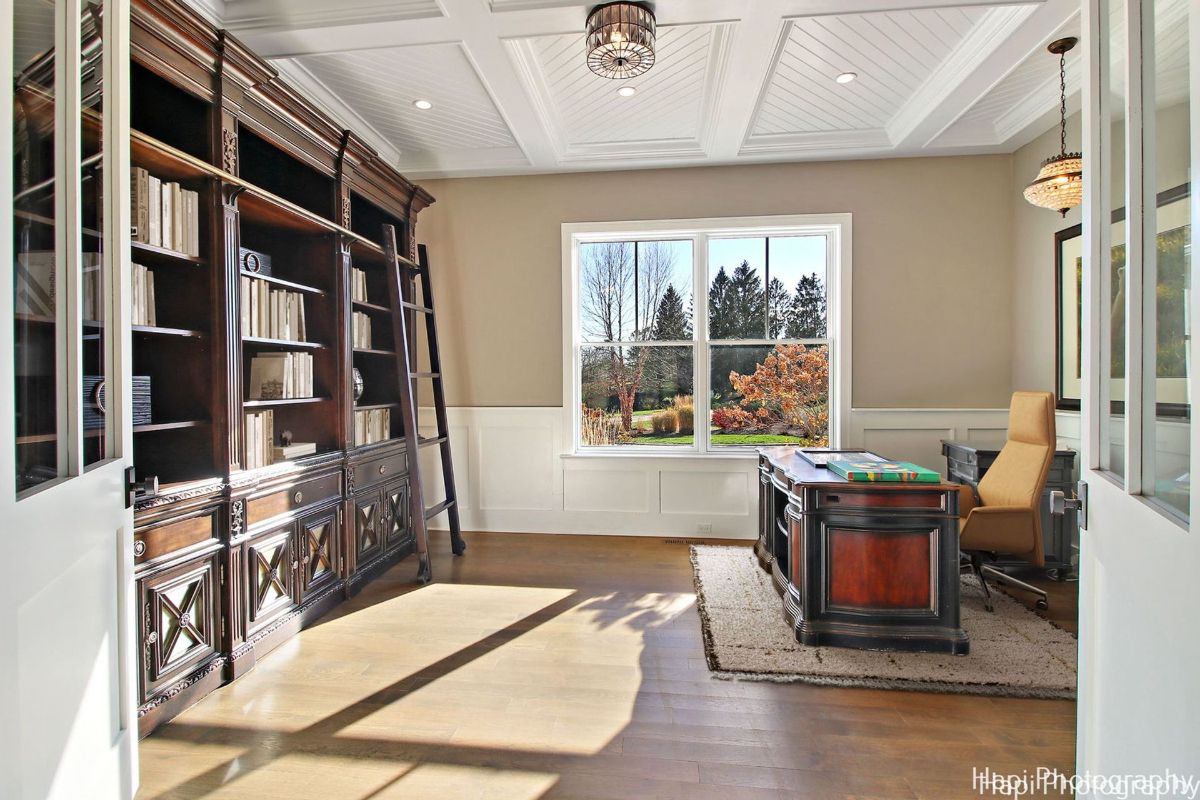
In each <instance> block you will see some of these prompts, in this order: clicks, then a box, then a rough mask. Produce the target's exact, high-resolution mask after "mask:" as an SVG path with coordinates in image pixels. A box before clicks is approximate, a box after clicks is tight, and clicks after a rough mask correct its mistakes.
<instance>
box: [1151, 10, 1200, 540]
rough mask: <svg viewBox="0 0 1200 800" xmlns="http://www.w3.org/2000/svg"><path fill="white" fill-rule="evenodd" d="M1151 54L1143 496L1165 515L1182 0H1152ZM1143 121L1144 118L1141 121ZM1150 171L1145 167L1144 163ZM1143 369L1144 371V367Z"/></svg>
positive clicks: (1183, 184)
mask: <svg viewBox="0 0 1200 800" xmlns="http://www.w3.org/2000/svg"><path fill="white" fill-rule="evenodd" d="M1153 24H1154V35H1153V37H1150V38H1151V40H1152V41H1153V46H1154V53H1153V57H1150V54H1146V57H1145V58H1143V65H1144V66H1143V69H1147V70H1150V69H1152V70H1153V82H1152V83H1151V86H1152V87H1153V90H1152V91H1151V92H1148V94H1147V98H1146V100H1147V108H1146V110H1145V112H1144V113H1145V114H1146V115H1147V116H1151V115H1152V116H1153V128H1154V131H1155V135H1154V143H1155V146H1154V148H1153V152H1154V159H1153V175H1154V178H1155V183H1154V193H1155V198H1154V202H1153V203H1151V202H1150V201H1149V199H1148V200H1147V203H1146V214H1145V216H1146V235H1147V236H1154V237H1155V244H1154V247H1149V248H1147V249H1146V258H1147V262H1148V263H1147V264H1146V276H1147V294H1149V287H1152V286H1153V287H1155V291H1154V298H1153V302H1152V305H1149V306H1148V307H1147V320H1146V321H1147V325H1146V339H1145V341H1144V344H1143V346H1144V347H1145V348H1146V351H1147V352H1148V353H1153V354H1154V358H1153V363H1154V368H1155V369H1154V376H1153V378H1152V379H1150V380H1148V381H1146V384H1145V385H1146V389H1147V396H1146V397H1145V400H1144V403H1145V407H1146V408H1147V409H1154V413H1153V414H1152V415H1149V417H1150V419H1152V420H1153V422H1152V425H1151V428H1150V429H1147V430H1146V431H1145V436H1144V439H1143V444H1142V449H1143V469H1144V477H1143V479H1142V488H1143V492H1144V493H1145V494H1146V495H1148V496H1152V497H1155V498H1156V499H1157V501H1158V502H1160V503H1161V504H1162V505H1164V506H1166V507H1167V508H1168V509H1169V510H1170V511H1171V512H1172V513H1175V514H1178V515H1180V516H1182V517H1184V518H1186V517H1187V516H1188V506H1189V503H1190V498H1191V470H1190V465H1189V462H1190V461H1191V447H1190V438H1191V431H1190V427H1191V396H1190V393H1189V391H1188V362H1189V359H1190V358H1191V319H1190V318H1189V315H1188V312H1187V308H1188V302H1189V299H1190V295H1191V292H1192V286H1191V280H1190V276H1189V273H1190V270H1191V259H1192V231H1191V204H1192V202H1193V201H1192V198H1191V195H1190V190H1189V186H1190V185H1191V183H1192V182H1191V166H1192V165H1191V144H1190V143H1191V126H1190V114H1191V104H1190V102H1189V98H1190V94H1191V82H1190V80H1189V74H1190V73H1189V70H1190V69H1191V64H1190V58H1189V50H1190V47H1191V46H1192V43H1191V41H1190V36H1189V28H1188V4H1187V3H1186V2H1184V0H1155V2H1154V15H1153ZM1148 122H1149V120H1148ZM1146 166H1147V168H1148V169H1149V168H1150V164H1147V165H1146ZM1147 369H1149V366H1148V367H1147Z"/></svg>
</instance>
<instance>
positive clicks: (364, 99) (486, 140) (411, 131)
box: [293, 44, 516, 154]
mask: <svg viewBox="0 0 1200 800" xmlns="http://www.w3.org/2000/svg"><path fill="white" fill-rule="evenodd" d="M293 61H294V62H295V63H297V64H299V65H300V66H301V67H303V68H304V69H306V70H308V72H310V73H311V74H312V76H313V77H314V78H316V79H317V80H319V81H320V82H321V83H322V84H324V85H325V86H326V87H327V88H328V89H329V90H330V91H332V92H333V93H334V94H336V95H337V96H338V97H340V98H341V99H342V100H343V101H345V103H346V104H347V105H349V106H350V107H351V108H353V109H354V110H355V111H356V112H357V113H358V114H359V115H360V116H361V117H362V118H363V119H364V120H366V121H367V122H368V123H370V125H371V127H372V128H374V129H375V131H377V132H378V133H379V134H381V135H382V136H383V137H385V138H386V139H387V140H388V141H389V142H391V143H393V144H394V145H395V147H396V148H397V149H398V150H399V151H400V152H401V153H402V154H407V153H411V152H430V151H436V150H470V149H487V148H506V147H513V146H515V145H516V141H515V140H514V139H513V135H512V132H511V131H510V130H509V129H508V125H507V124H506V123H505V122H504V119H503V118H502V117H501V116H500V113H499V111H498V110H497V109H496V105H495V103H493V102H492V99H491V97H489V96H488V93H487V91H486V90H485V89H484V86H483V84H482V83H480V81H479V78H478V76H477V75H476V73H475V70H474V68H473V67H472V66H471V63H470V61H469V60H468V59H467V56H466V54H465V53H464V52H463V49H462V47H461V46H459V45H457V44H438V45H420V46H413V47H393V48H385V49H378V50H356V51H351V52H347V53H332V54H326V55H311V56H303V57H300V58H296V59H293ZM429 98H434V99H435V105H434V107H433V108H432V109H430V110H428V111H421V110H419V109H417V108H416V107H414V106H413V102H414V101H416V100H422V99H429Z"/></svg>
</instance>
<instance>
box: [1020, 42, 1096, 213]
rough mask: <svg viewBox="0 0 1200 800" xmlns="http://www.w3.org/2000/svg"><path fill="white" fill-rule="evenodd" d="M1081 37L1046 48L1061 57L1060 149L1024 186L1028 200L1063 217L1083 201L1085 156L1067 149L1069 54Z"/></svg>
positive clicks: (1059, 81) (1059, 68)
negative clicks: (1029, 182)
mask: <svg viewBox="0 0 1200 800" xmlns="http://www.w3.org/2000/svg"><path fill="white" fill-rule="evenodd" d="M1078 41H1079V40H1078V39H1076V38H1075V37H1074V36H1068V37H1066V38H1065V39H1058V40H1057V41H1053V42H1051V43H1050V46H1049V47H1047V48H1046V49H1047V50H1049V51H1050V52H1051V53H1053V54H1054V55H1056V56H1058V87H1059V100H1058V141H1059V152H1058V155H1056V156H1051V157H1050V158H1047V159H1046V160H1045V161H1043V162H1042V168H1041V169H1040V170H1038V174H1037V177H1036V178H1034V179H1033V183H1031V184H1029V185H1028V186H1026V187H1025V192H1024V195H1025V199H1026V200H1028V201H1029V202H1030V203H1033V204H1034V205H1035V206H1038V207H1039V208H1049V209H1053V210H1054V211H1057V212H1059V213H1060V214H1062V215H1063V216H1064V217H1065V216H1066V215H1067V211H1068V210H1070V209H1072V208H1074V207H1075V206H1077V205H1079V204H1080V203H1082V202H1083V155H1082V154H1081V153H1068V152H1067V53H1068V52H1069V51H1070V50H1071V48H1072V47H1074V46H1075V44H1076V42H1078Z"/></svg>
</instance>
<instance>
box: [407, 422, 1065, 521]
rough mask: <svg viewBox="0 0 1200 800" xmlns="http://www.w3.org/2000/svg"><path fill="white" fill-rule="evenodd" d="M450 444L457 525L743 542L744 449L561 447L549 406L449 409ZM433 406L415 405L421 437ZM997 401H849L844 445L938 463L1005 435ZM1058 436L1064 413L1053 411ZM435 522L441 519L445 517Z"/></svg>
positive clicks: (748, 493) (748, 483) (746, 513)
mask: <svg viewBox="0 0 1200 800" xmlns="http://www.w3.org/2000/svg"><path fill="white" fill-rule="evenodd" d="M447 414H448V416H449V421H450V440H451V444H452V447H453V451H454V474H455V478H456V481H457V484H458V496H459V499H460V501H461V508H460V513H461V516H462V525H463V529H464V530H468V531H471V530H477V531H510V532H531V533H586V534H614V535H631V536H671V537H687V538H697V539H698V538H706V537H714V538H738V539H749V538H753V537H754V536H755V535H756V533H757V525H758V481H757V462H756V460H755V458H754V456H752V455H739V456H724V455H723V456H720V457H714V458H705V457H689V456H679V455H673V454H672V455H665V456H655V455H646V454H644V453H639V454H631V455H628V456H627V455H615V456H614V455H584V456H576V455H567V454H568V453H569V451H570V450H571V443H570V441H568V434H566V433H565V432H564V425H563V420H564V418H565V415H564V414H563V410H562V409H561V408H559V407H552V408H546V407H542V408H462V407H460V408H450V409H447ZM433 422H434V420H433V410H432V409H421V428H422V431H424V432H425V435H430V434H431V433H432V431H433V429H434V424H433ZM1007 422H1008V411H1007V409H991V408H985V409H928V408H894V409H893V408H872V409H855V410H854V411H853V412H852V413H851V419H850V420H849V421H848V424H846V426H845V434H844V435H845V441H843V442H841V445H842V446H846V447H864V446H866V447H870V448H872V449H875V450H878V451H879V452H881V453H883V454H884V455H887V456H888V457H889V458H895V459H902V460H905V461H913V462H915V463H917V464H921V465H923V466H926V467H929V468H931V469H938V470H943V471H944V470H945V459H944V458H943V457H942V454H941V440H942V439H955V440H958V441H967V442H971V443H973V444H978V445H999V444H1001V443H1003V441H1004V432H1005V429H1006V427H1007ZM1059 425H1060V436H1061V435H1063V434H1064V433H1067V431H1064V430H1063V429H1064V428H1067V427H1068V426H1069V421H1067V420H1064V419H1062V417H1061V415H1060V419H1059ZM421 455H422V459H421V461H422V465H423V468H424V469H425V470H427V471H426V472H425V475H426V476H427V478H426V487H427V488H426V493H427V496H426V498H425V502H426V504H428V505H433V504H434V503H436V502H437V501H438V500H440V499H441V498H442V486H441V472H440V467H439V464H438V460H437V448H434V447H430V448H426V449H425V450H424V451H423V452H422V454H421ZM432 525H433V527H435V528H439V529H444V528H445V527H446V520H445V515H442V516H441V517H439V518H438V519H436V520H434V521H433V524H432Z"/></svg>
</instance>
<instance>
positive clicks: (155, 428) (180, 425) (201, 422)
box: [133, 419, 212, 434]
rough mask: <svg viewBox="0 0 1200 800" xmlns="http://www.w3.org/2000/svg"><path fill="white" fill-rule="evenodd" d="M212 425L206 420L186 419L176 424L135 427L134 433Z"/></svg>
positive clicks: (152, 424)
mask: <svg viewBox="0 0 1200 800" xmlns="http://www.w3.org/2000/svg"><path fill="white" fill-rule="evenodd" d="M211 424H212V423H211V422H209V421H208V420H204V419H184V420H178V421H176V422H153V423H150V424H147V425H134V426H133V432H134V433H135V434H137V433H161V432H163V431H179V430H184V429H187V428H203V427H207V426H208V425H211Z"/></svg>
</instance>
